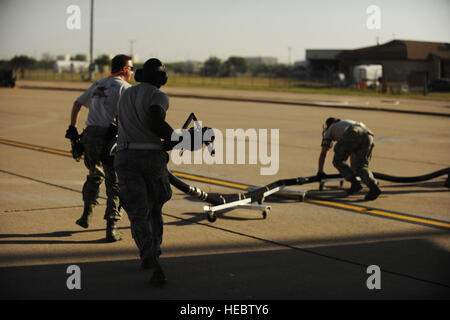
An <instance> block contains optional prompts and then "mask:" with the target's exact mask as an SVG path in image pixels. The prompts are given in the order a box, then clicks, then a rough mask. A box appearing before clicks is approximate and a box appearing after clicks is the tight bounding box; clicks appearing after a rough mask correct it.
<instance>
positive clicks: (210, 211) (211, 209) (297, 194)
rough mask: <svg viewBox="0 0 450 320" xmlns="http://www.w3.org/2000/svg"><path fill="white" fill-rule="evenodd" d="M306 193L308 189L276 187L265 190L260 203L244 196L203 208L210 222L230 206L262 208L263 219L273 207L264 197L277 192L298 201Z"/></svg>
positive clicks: (251, 188) (303, 197)
mask: <svg viewBox="0 0 450 320" xmlns="http://www.w3.org/2000/svg"><path fill="white" fill-rule="evenodd" d="M257 188H258V187H250V188H249V191H252V190H255V189H257ZM305 193H306V191H303V190H293V189H286V188H285V187H284V186H282V187H275V188H273V189H270V190H267V191H266V192H264V195H263V198H262V200H261V201H259V202H258V204H256V203H252V199H251V198H244V199H242V200H237V201H233V202H229V203H224V204H219V205H217V206H211V205H206V206H203V210H204V211H205V213H206V214H207V215H208V221H209V222H214V221H216V219H217V216H216V212H219V211H222V210H225V209H230V208H245V209H251V210H261V211H262V217H263V219H266V218H267V215H268V214H269V212H270V210H271V209H272V207H271V206H269V205H264V204H262V202H263V201H264V199H265V198H266V197H268V196H270V195H271V194H277V195H280V196H283V197H288V198H294V199H296V200H298V201H303V200H304V199H305Z"/></svg>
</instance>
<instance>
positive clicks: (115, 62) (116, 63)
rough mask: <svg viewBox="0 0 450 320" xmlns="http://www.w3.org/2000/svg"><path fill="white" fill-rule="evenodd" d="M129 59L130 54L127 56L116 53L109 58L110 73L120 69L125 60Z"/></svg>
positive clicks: (124, 64) (125, 63) (123, 65)
mask: <svg viewBox="0 0 450 320" xmlns="http://www.w3.org/2000/svg"><path fill="white" fill-rule="evenodd" d="M129 60H131V57H130V56H127V55H125V54H118V55H117V56H115V57H114V58H112V60H111V73H116V72H119V71H120V70H122V69H123V68H124V67H125V66H126V65H127V62H128V61H129Z"/></svg>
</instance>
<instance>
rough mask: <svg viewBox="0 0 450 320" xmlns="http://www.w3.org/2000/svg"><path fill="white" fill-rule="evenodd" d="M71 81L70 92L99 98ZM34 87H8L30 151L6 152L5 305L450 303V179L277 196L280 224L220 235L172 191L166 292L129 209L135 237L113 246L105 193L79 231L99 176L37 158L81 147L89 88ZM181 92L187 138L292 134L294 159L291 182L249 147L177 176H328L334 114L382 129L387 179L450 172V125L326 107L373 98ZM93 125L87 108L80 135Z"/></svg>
mask: <svg viewBox="0 0 450 320" xmlns="http://www.w3.org/2000/svg"><path fill="white" fill-rule="evenodd" d="M22 84H23V86H27V85H28V86H31V85H33V86H39V85H40V86H42V87H50V86H54V87H55V88H57V87H58V88H59V87H61V85H62V84H50V83H37V82H27V83H22ZM63 85H64V86H66V88H69V89H70V88H75V89H76V88H85V87H86V86H87V85H86V84H77V83H71V84H63ZM81 85H83V87H80V86H81ZM20 86H21V82H19V88H17V89H3V88H2V89H0V112H1V115H2V116H1V118H0V139H2V140H4V141H6V140H7V141H13V142H14V143H12V144H15V146H14V145H12V144H7V143H0V152H1V155H2V156H1V158H0V190H1V192H0V297H1V298H2V299H169V300H171V299H275V300H286V299H287V300H298V299H448V298H450V274H449V271H448V270H449V267H450V255H449V250H450V236H449V235H450V234H449V231H450V194H449V189H448V188H446V187H444V182H445V179H446V178H447V176H441V177H438V178H435V179H432V180H430V181H425V182H419V183H405V184H398V183H392V182H387V181H382V180H380V187H381V189H382V191H383V193H382V195H381V196H380V197H379V198H378V199H377V200H375V201H371V202H365V201H363V199H364V195H365V193H366V192H367V189H364V190H363V191H362V192H361V193H359V194H356V195H353V196H351V197H344V196H343V195H344V193H343V191H342V190H341V189H339V188H338V185H337V184H333V183H330V184H329V185H327V186H326V188H325V190H324V191H322V192H319V191H318V190H317V189H318V184H308V185H304V186H301V187H296V188H297V189H302V190H307V191H308V195H310V200H307V201H305V202H296V201H293V200H282V199H279V198H270V199H267V201H266V202H265V204H268V205H271V206H272V211H271V212H270V213H269V215H268V217H267V218H266V219H263V218H262V216H261V213H260V212H258V211H254V210H247V209H235V210H232V211H228V212H225V213H218V219H217V220H216V221H215V222H214V223H211V222H209V221H208V220H207V217H206V215H205V213H204V212H203V205H204V204H205V203H204V202H202V201H199V200H196V199H192V198H190V197H188V196H187V195H185V194H184V193H182V192H180V191H178V190H177V189H175V188H172V189H173V198H172V199H171V200H170V201H169V202H168V203H167V204H166V205H165V206H164V208H163V212H164V222H165V225H164V228H165V229H164V242H163V245H162V250H163V254H162V256H161V261H162V265H163V267H164V269H165V270H166V274H167V277H168V283H167V285H166V286H165V287H164V288H153V287H151V286H150V285H149V283H148V280H149V279H150V276H151V272H149V271H144V270H141V269H140V261H139V259H138V254H137V249H136V245H135V243H134V241H133V239H132V237H131V233H130V228H129V220H128V218H127V215H126V213H124V217H123V219H122V221H121V222H120V229H121V232H122V233H123V235H124V239H123V240H122V241H119V242H116V243H106V242H105V220H103V214H104V209H105V196H106V195H105V191H104V186H102V189H101V197H102V198H101V199H100V201H99V202H100V203H99V205H98V206H97V207H96V208H95V211H94V218H93V223H92V226H90V227H89V229H82V228H81V227H79V226H77V225H76V224H75V220H76V219H78V218H79V216H80V215H81V212H82V205H83V203H82V198H81V188H82V185H83V183H84V179H85V177H86V174H87V170H86V168H85V167H84V164H83V163H82V162H75V160H73V159H72V158H70V157H67V156H64V155H61V154H57V153H55V152H43V151H38V150H36V149H32V148H30V147H29V146H30V145H34V146H40V147H46V148H49V149H50V150H53V149H58V150H63V151H69V150H70V145H69V141H68V140H66V139H65V138H64V134H65V130H66V129H67V126H68V124H69V119H70V110H71V107H72V103H73V101H74V100H75V99H76V97H77V96H79V95H80V94H81V91H76V90H73V91H72V90H56V89H55V90H50V89H46V90H42V89H25V88H20ZM166 91H167V92H169V96H170V93H173V95H174V96H171V97H170V109H169V111H168V114H167V120H168V122H169V123H170V124H171V125H172V126H173V127H175V128H177V127H181V126H182V124H183V123H184V121H185V119H186V117H187V116H188V115H189V113H190V112H194V113H195V114H196V116H197V117H198V118H199V120H202V121H203V124H204V125H206V126H210V127H214V128H217V129H219V130H221V131H222V132H223V133H225V131H226V129H237V128H243V129H244V130H247V129H250V128H254V129H255V130H256V132H258V130H259V129H271V128H275V129H279V141H278V143H277V142H276V140H275V139H274V140H272V139H269V141H270V144H269V146H268V148H269V150H270V146H271V145H272V144H274V146H276V147H278V148H279V166H278V167H279V168H278V172H277V174H276V175H261V174H260V169H261V168H264V167H267V166H268V165H267V164H264V163H262V162H261V159H258V162H257V163H256V164H249V163H248V151H247V153H246V155H247V157H246V159H247V160H246V163H245V164H216V165H208V164H205V163H203V164H182V165H176V164H175V163H174V162H173V161H171V162H170V163H169V168H170V169H172V170H176V171H180V172H185V173H188V174H192V175H201V176H204V177H209V178H211V179H226V180H229V181H234V182H237V183H244V184H252V185H265V184H268V183H270V182H273V181H275V180H278V179H282V178H292V177H300V176H311V175H314V174H315V173H316V171H317V158H318V155H319V153H320V142H321V131H322V123H323V122H324V121H325V119H326V118H328V117H329V116H335V117H339V118H342V119H354V120H358V121H362V122H364V123H365V124H366V125H367V126H368V127H369V128H370V129H371V130H372V131H373V132H374V133H375V149H374V153H373V157H372V161H371V164H370V168H371V169H372V170H373V171H376V172H381V173H386V174H390V175H395V176H416V175H422V174H427V173H430V172H433V171H437V170H439V169H442V168H446V167H448V166H449V161H448V160H449V159H450V157H449V156H450V134H449V131H448V126H449V119H448V117H446V116H430V115H418V114H407V113H395V112H383V111H375V110H365V109H364V108H363V107H361V108H360V109H340V108H333V107H318V106H317V105H316V104H317V103H316V102H317V101H322V102H323V101H324V100H327V101H332V102H333V103H334V104H336V103H338V102H342V103H344V102H343V101H348V100H350V99H351V100H352V105H357V104H358V103H359V104H361V105H362V106H363V105H364V103H363V100H361V99H367V98H355V97H343V96H324V97H320V96H314V95H301V94H291V93H289V94H282V93H271V92H270V93H268V92H264V93H260V92H246V91H234V90H217V89H210V90H206V89H205V90H202V89H188V88H167V90H166ZM192 92H193V93H192ZM189 93H191V94H195V95H205V96H208V95H209V96H215V97H218V96H219V95H220V96H223V97H235V96H237V95H239V96H243V97H246V98H251V97H259V98H260V99H264V98H265V99H268V100H270V101H274V100H276V99H281V100H283V101H287V100H295V101H299V102H301V103H302V105H299V106H294V105H286V104H277V103H264V102H257V101H253V102H246V101H230V100H219V99H215V100H212V99H201V98H198V97H197V98H188V97H184V98H181V97H180V95H182V94H189ZM177 95H178V96H177ZM255 95H257V96H255ZM382 100H383V99H379V100H376V99H373V101H372V100H370V101H371V104H372V105H374V106H380V105H388V104H387V103H386V102H383V101H382ZM311 101H314V103H313V102H311ZM309 102H310V103H311V106H308V105H307V104H308V103H309ZM313 105H314V106H313ZM449 106H450V104H449V102H448V101H447V102H446V101H441V102H437V101H419V100H414V101H410V102H408V101H407V102H405V101H403V100H398V104H397V103H396V104H394V103H391V106H390V107H391V108H401V109H402V110H408V109H409V108H412V109H413V110H418V109H419V110H422V111H430V112H448V110H449V109H448V107H449ZM443 110H447V111H443ZM86 115H87V110H83V112H82V115H81V119H80V127H83V125H82V124H83V123H84V120H85V118H86ZM269 132H270V130H269ZM258 138H259V137H258ZM0 142H1V141H0ZM247 142H248V141H247ZM19 144H23V145H22V146H19ZM331 159H332V152H330V153H329V154H328V158H327V162H326V167H325V171H326V173H329V174H331V173H336V170H335V169H334V168H333V166H332V164H331ZM189 183H190V184H193V185H196V186H199V187H200V188H202V189H203V190H205V191H207V192H223V193H235V192H239V191H240V192H242V190H236V189H233V188H228V187H224V186H220V185H214V184H209V183H205V182H200V181H189ZM344 187H348V184H347V183H346V184H345V185H344ZM312 198H314V199H315V200H323V201H327V202H329V204H324V203H320V202H318V201H315V200H314V199H312ZM344 206H347V207H344ZM357 208H359V209H357ZM382 213H384V215H383V214H382ZM389 214H390V215H389ZM70 265H77V266H79V268H80V270H81V289H79V290H77V289H73V290H70V289H68V287H67V281H68V278H69V277H70V276H71V275H70V274H68V273H67V268H68V267H69V266H70ZM371 265H376V266H378V267H379V268H380V272H381V273H380V283H381V289H372V290H370V289H369V288H368V286H367V282H368V280H369V282H370V279H369V278H370V277H371V275H372V274H371V273H368V271H367V268H368V267H369V266H371Z"/></svg>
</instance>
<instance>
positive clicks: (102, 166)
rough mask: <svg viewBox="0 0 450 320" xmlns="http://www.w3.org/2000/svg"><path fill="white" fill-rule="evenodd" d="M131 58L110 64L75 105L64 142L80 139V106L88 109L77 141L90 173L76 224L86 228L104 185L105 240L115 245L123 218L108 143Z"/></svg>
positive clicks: (121, 57)
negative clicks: (102, 75) (105, 200)
mask: <svg viewBox="0 0 450 320" xmlns="http://www.w3.org/2000/svg"><path fill="white" fill-rule="evenodd" d="M133 68H134V67H133V63H132V61H131V57H129V56H126V55H118V56H116V57H114V58H113V59H112V61H111V72H112V74H111V75H110V76H109V77H107V78H103V79H101V80H98V81H96V82H95V83H94V84H93V85H92V86H91V87H90V88H89V89H88V90H86V91H85V92H84V93H83V94H82V95H81V96H79V97H78V98H77V99H76V101H75V102H74V105H73V108H72V114H71V123H70V125H69V128H68V130H67V133H66V138H68V139H71V140H72V141H74V140H76V139H78V138H80V136H79V135H78V131H77V129H76V127H77V122H78V117H79V114H80V110H81V107H82V106H85V107H87V108H88V109H89V113H88V117H87V120H86V129H85V130H84V131H83V133H82V134H81V138H80V141H81V143H82V145H83V147H84V163H85V165H86V167H87V168H88V170H89V174H88V176H87V178H86V182H85V183H84V185H83V201H84V210H83V214H82V216H81V218H80V219H78V220H77V221H76V223H77V224H78V225H79V226H81V227H83V228H88V227H89V222H90V220H91V217H92V212H93V208H94V206H95V205H96V204H98V202H97V199H98V196H99V190H100V185H101V183H102V182H103V181H105V185H106V194H107V197H108V198H107V202H106V210H105V215H104V218H105V220H106V221H107V225H106V240H107V241H109V242H114V241H118V240H121V239H122V236H121V234H120V232H119V231H118V229H117V222H118V221H119V220H120V219H121V218H122V213H121V210H120V205H119V184H118V178H117V174H116V172H115V170H114V159H113V158H112V157H111V156H109V150H108V149H109V143H110V141H111V140H112V139H115V136H116V133H117V125H116V124H115V122H116V119H115V118H116V116H117V103H118V101H119V98H120V96H121V94H122V93H123V92H124V91H125V90H126V89H127V88H129V87H130V86H131V85H130V84H129V83H128V82H127V81H129V80H130V78H131V75H132V73H133Z"/></svg>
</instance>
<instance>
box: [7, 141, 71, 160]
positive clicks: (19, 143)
mask: <svg viewBox="0 0 450 320" xmlns="http://www.w3.org/2000/svg"><path fill="white" fill-rule="evenodd" d="M0 143H3V144H7V145H10V146H15V147H21V148H26V149H31V150H37V151H44V152H49V153H56V154H60V155H64V156H72V154H71V153H70V152H68V151H61V150H57V149H52V148H46V147H40V146H35V145H31V144H25V143H21V142H16V141H11V140H5V139H0Z"/></svg>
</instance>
